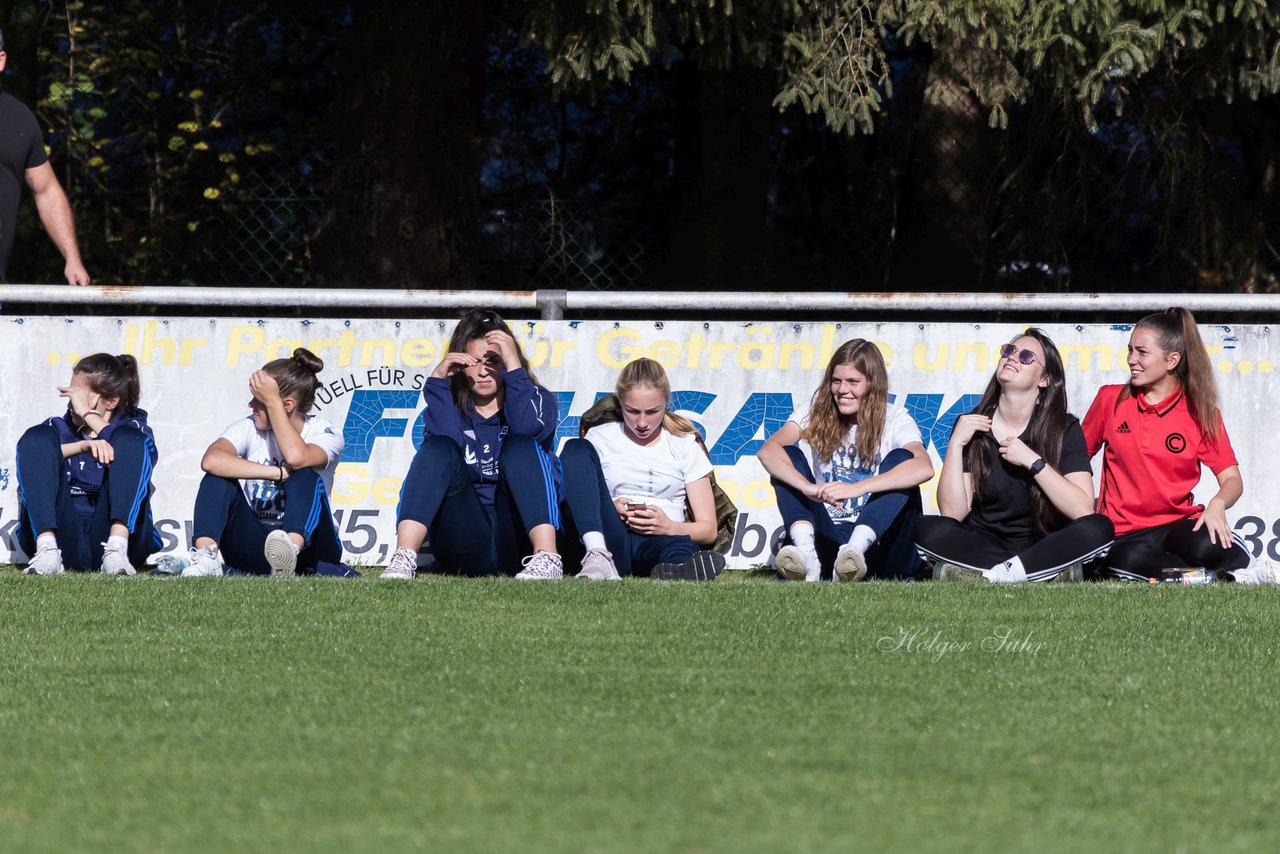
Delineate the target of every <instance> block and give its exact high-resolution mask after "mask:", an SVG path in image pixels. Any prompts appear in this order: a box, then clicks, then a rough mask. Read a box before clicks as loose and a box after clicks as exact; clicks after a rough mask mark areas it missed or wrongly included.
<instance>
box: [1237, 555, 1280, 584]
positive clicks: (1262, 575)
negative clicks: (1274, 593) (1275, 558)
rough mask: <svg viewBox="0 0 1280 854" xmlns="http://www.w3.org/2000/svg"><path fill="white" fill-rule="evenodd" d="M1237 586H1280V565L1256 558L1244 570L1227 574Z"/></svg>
mask: <svg viewBox="0 0 1280 854" xmlns="http://www.w3.org/2000/svg"><path fill="white" fill-rule="evenodd" d="M1227 574H1228V575H1230V576H1231V577H1232V578H1233V579H1235V582H1236V583H1237V584H1280V565H1278V564H1273V563H1272V562H1271V561H1269V560H1260V559H1258V558H1254V559H1253V560H1252V561H1250V563H1249V565H1248V566H1246V567H1245V568H1244V569H1237V570H1235V571H1234V572H1229V573H1227Z"/></svg>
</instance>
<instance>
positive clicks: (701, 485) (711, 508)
mask: <svg viewBox="0 0 1280 854" xmlns="http://www.w3.org/2000/svg"><path fill="white" fill-rule="evenodd" d="M615 394H616V396H617V403H618V411H619V412H620V413H621V416H622V418H621V420H620V421H610V422H607V423H604V424H599V425H597V426H595V427H592V428H591V429H590V430H588V431H587V434H586V438H585V439H571V440H569V442H567V443H566V444H565V447H564V450H563V451H562V452H561V455H560V456H561V459H562V460H563V462H564V476H565V494H566V499H567V501H568V504H569V510H570V516H571V517H572V520H573V525H574V528H575V529H576V530H577V532H578V533H579V536H580V538H581V540H582V544H583V546H584V547H585V548H586V556H585V557H584V558H583V559H582V571H581V572H579V573H578V577H579V578H591V579H596V580H611V579H616V578H619V577H620V576H628V575H653V576H656V577H658V578H662V579H672V580H687V581H694V580H698V581H709V580H711V579H713V578H715V576H716V575H717V574H718V573H719V571H720V570H721V569H723V568H724V565H725V560H724V557H723V556H722V555H720V554H717V553H716V552H713V551H709V550H707V548H706V547H709V546H711V545H712V544H714V543H715V541H716V505H715V497H714V495H713V493H712V490H711V477H710V476H711V461H710V460H709V459H708V458H707V455H706V453H705V452H704V451H703V450H702V446H701V445H699V443H698V440H697V436H696V431H697V428H695V427H694V426H693V424H692V423H690V422H689V421H688V420H687V419H685V418H682V417H681V416H679V415H676V414H675V413H674V412H671V411H670V410H669V409H668V406H669V404H670V402H671V382H670V381H669V380H668V379H667V372H666V371H665V370H663V368H662V365H660V364H658V363H657V362H655V361H654V360H652V359H636V360H635V361H633V362H629V363H628V364H627V365H625V366H624V367H623V369H622V372H621V373H620V374H619V375H618V382H617V385H616V387H615Z"/></svg>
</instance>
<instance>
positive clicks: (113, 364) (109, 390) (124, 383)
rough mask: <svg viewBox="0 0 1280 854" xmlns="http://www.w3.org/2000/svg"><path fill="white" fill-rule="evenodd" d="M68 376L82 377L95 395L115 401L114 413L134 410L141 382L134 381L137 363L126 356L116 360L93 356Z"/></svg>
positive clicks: (139, 395) (139, 396)
mask: <svg viewBox="0 0 1280 854" xmlns="http://www.w3.org/2000/svg"><path fill="white" fill-rule="evenodd" d="M71 372H72V373H73V374H80V375H81V376H82V377H84V379H85V382H87V383H88V384H89V388H91V389H93V391H94V393H95V394H98V395H101V396H102V397H116V398H119V399H120V402H119V403H118V404H116V412H119V413H126V412H130V411H132V410H134V409H137V408H138V401H139V400H140V399H141V398H142V381H141V380H140V379H139V378H138V360H137V359H135V358H134V357H133V356H130V355H129V354H128V353H121V354H120V355H119V356H113V355H111V354H110V353H94V354H93V355H92V356H85V357H84V358H83V359H81V360H80V361H78V362H76V366H75V367H74V368H72V369H71Z"/></svg>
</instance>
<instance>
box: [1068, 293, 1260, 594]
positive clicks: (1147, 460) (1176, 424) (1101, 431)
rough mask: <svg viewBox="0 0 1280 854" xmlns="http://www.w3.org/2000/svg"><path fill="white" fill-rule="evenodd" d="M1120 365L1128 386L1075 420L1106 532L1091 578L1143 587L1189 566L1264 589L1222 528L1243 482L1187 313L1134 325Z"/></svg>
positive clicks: (1111, 391) (1109, 390)
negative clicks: (1203, 483) (1198, 495)
mask: <svg viewBox="0 0 1280 854" xmlns="http://www.w3.org/2000/svg"><path fill="white" fill-rule="evenodd" d="M1128 363H1129V382H1128V383H1127V384H1125V385H1109V386H1103V387H1102V388H1101V389H1099V390H1098V395H1097V397H1095V398H1094V401H1093V405H1092V406H1091V407H1089V413H1088V414H1087V415H1085V418H1084V436H1085V440H1086V442H1087V443H1088V450H1089V454H1090V456H1092V455H1093V454H1096V453H1097V452H1098V451H1099V450H1102V451H1103V454H1102V487H1101V490H1100V494H1099V496H1098V509H1099V510H1100V511H1101V512H1102V513H1105V514H1106V515H1107V517H1108V518H1109V519H1111V521H1112V522H1113V523H1115V529H1116V542H1115V545H1114V546H1112V547H1111V552H1110V553H1109V554H1108V555H1107V560H1106V566H1105V567H1103V568H1102V570H1101V571H1100V572H1101V574H1102V575H1104V576H1109V577H1113V578H1121V579H1127V580H1137V581H1146V580H1147V579H1148V578H1158V577H1160V576H1161V571H1162V570H1165V569H1173V568H1179V567H1190V566H1195V567H1204V568H1206V569H1209V570H1213V571H1215V572H1216V573H1217V574H1218V576H1219V578H1224V579H1231V580H1234V581H1239V582H1244V583H1252V584H1258V583H1265V582H1272V581H1274V568H1273V567H1271V566H1270V565H1269V564H1267V563H1266V562H1265V561H1255V560H1254V559H1253V556H1252V555H1251V554H1250V552H1249V551H1248V549H1246V548H1245V547H1244V545H1243V544H1242V542H1241V541H1239V540H1238V539H1236V538H1235V537H1233V535H1232V532H1231V524H1230V523H1229V522H1228V521H1227V510H1228V509H1229V508H1230V507H1231V506H1232V505H1233V504H1235V503H1236V501H1237V500H1239V498H1240V496H1241V494H1243V492H1244V481H1243V479H1242V478H1241V477H1240V467H1239V465H1237V463H1236V457H1235V452H1234V451H1232V449H1231V440H1230V438H1228V436H1227V428H1226V425H1225V424H1224V423H1223V421H1222V413H1221V412H1220V411H1219V408H1218V387H1217V382H1216V381H1215V379H1214V375H1213V366H1212V364H1210V362H1209V356H1208V354H1207V353H1206V352H1205V347H1204V342H1203V341H1202V340H1201V339H1200V332H1199V330H1198V329H1197V328H1196V321H1195V318H1194V317H1193V316H1192V314H1191V312H1189V311H1187V310H1186V309H1185V308H1169V309H1166V310H1165V311H1161V312H1157V313H1155V314H1149V315H1147V316H1146V317H1144V318H1142V319H1141V320H1139V321H1138V323H1137V325H1136V326H1134V327H1133V332H1132V333H1130V335H1129V360H1128ZM1202 465H1204V466H1207V467H1208V468H1209V470H1210V471H1212V472H1213V474H1214V477H1216V478H1217V481H1218V492H1217V494H1216V495H1214V496H1213V497H1212V498H1211V499H1209V501H1208V503H1207V504H1197V503H1196V501H1195V498H1194V497H1193V496H1192V491H1193V490H1194V489H1195V488H1196V486H1197V485H1198V484H1199V483H1200V467H1201V466H1202Z"/></svg>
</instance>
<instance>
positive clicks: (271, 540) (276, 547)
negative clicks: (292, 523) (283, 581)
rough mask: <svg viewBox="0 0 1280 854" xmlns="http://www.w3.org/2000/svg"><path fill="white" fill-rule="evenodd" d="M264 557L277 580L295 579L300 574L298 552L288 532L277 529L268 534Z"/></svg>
mask: <svg viewBox="0 0 1280 854" xmlns="http://www.w3.org/2000/svg"><path fill="white" fill-rule="evenodd" d="M262 555H263V557H265V558H266V559H267V565H268V566H270V567H271V574H272V575H273V576H275V577H277V578H293V577H294V576H295V575H297V574H298V552H297V550H296V549H295V548H294V547H293V540H291V539H289V534H288V532H287V531H284V530H281V529H280V528H276V529H275V530H274V531H272V532H271V533H270V534H267V542H266V544H264V545H263V547H262Z"/></svg>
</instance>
